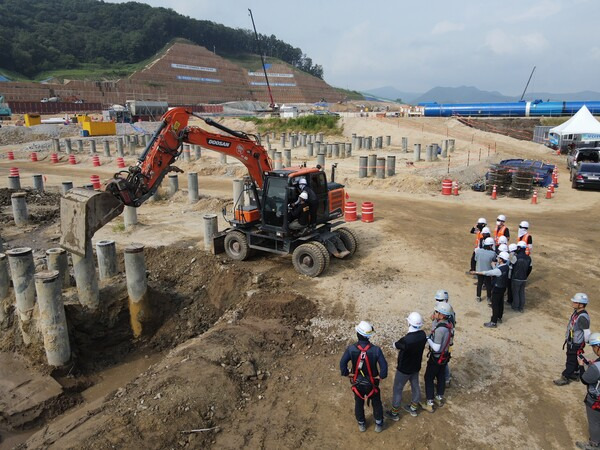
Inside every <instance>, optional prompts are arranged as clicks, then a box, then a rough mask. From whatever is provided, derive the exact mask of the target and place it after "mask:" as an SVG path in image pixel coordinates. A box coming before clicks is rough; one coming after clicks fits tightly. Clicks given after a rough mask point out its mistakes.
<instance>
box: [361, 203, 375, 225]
mask: <svg viewBox="0 0 600 450" xmlns="http://www.w3.org/2000/svg"><path fill="white" fill-rule="evenodd" d="M360 213H361V214H360V215H361V219H360V220H362V221H363V222H367V223H370V222H373V220H374V219H373V202H363V203H362V205H361V207H360Z"/></svg>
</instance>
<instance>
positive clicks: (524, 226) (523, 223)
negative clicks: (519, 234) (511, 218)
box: [519, 220, 529, 228]
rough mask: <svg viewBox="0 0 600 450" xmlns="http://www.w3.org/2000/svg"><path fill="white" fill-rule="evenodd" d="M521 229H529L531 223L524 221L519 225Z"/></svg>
mask: <svg viewBox="0 0 600 450" xmlns="http://www.w3.org/2000/svg"><path fill="white" fill-rule="evenodd" d="M519 228H529V222H527V221H526V220H523V221H522V222H521V223H520V224H519Z"/></svg>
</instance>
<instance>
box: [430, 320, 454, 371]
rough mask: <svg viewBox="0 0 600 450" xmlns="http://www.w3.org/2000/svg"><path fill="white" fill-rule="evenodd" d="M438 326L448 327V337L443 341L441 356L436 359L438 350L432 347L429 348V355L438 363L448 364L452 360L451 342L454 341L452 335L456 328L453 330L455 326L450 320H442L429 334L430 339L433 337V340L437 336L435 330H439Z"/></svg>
mask: <svg viewBox="0 0 600 450" xmlns="http://www.w3.org/2000/svg"><path fill="white" fill-rule="evenodd" d="M438 328H446V329H448V339H446V342H443V343H442V346H441V348H440V351H439V356H438V357H437V359H436V356H435V355H436V353H438V352H434V351H432V350H431V349H430V350H429V356H430V357H431V358H432V359H433V360H434V361H435V362H436V363H437V364H446V363H447V362H448V361H449V360H450V343H451V341H452V337H453V335H454V330H453V328H454V327H453V326H452V323H450V322H440V323H438V324H437V325H436V327H435V328H434V329H433V331H432V332H431V334H430V335H429V339H431V340H432V341H433V339H434V337H435V330H437V329H438Z"/></svg>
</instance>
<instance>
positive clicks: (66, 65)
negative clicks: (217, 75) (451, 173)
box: [0, 0, 323, 79]
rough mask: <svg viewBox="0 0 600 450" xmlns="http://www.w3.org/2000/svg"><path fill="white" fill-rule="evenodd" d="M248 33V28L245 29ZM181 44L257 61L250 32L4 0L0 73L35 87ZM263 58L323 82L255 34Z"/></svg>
mask: <svg viewBox="0 0 600 450" xmlns="http://www.w3.org/2000/svg"><path fill="white" fill-rule="evenodd" d="M249 25H250V23H249ZM176 38H183V39H187V40H189V41H191V42H193V43H195V44H198V45H202V46H204V47H206V48H208V49H211V50H213V49H215V50H216V52H217V53H218V54H220V55H222V56H227V55H240V54H246V53H255V54H259V49H258V48H257V43H256V40H255V38H254V32H253V31H251V30H250V29H247V30H246V29H238V28H230V27H227V26H225V25H221V24H219V23H215V22H211V21H208V20H197V19H192V18H190V17H186V16H183V15H181V14H178V13H177V12H175V11H173V10H172V9H167V8H156V7H151V6H149V5H146V4H143V3H137V2H127V3H118V4H115V3H105V2H103V1H96V0H1V1H0V68H1V69H5V70H9V71H12V72H16V73H18V74H21V75H23V76H25V77H28V78H31V79H33V78H34V77H35V76H36V75H38V74H40V73H42V72H47V71H52V70H57V69H76V68H78V67H80V66H82V65H84V64H89V63H92V64H100V65H116V64H132V63H137V62H140V61H143V60H145V59H147V58H149V57H151V56H153V55H154V54H155V53H156V52H158V51H159V50H161V49H162V48H163V47H164V46H165V45H166V44H167V43H168V42H169V41H171V40H173V39H176ZM259 39H260V41H261V47H262V51H263V53H264V54H265V55H266V56H269V57H274V58H278V59H280V60H282V61H285V62H286V63H288V64H290V65H292V66H294V67H296V68H297V69H299V70H302V71H304V72H307V73H310V74H311V75H314V76H317V77H319V78H321V79H322V78H323V68H322V66H320V65H319V64H313V61H312V59H311V58H309V57H308V56H306V54H304V53H303V52H302V50H301V49H299V48H296V47H293V46H291V45H290V44H287V43H285V42H283V41H281V40H279V39H277V37H275V36H274V35H270V36H266V35H263V34H259Z"/></svg>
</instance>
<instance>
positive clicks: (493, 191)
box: [492, 185, 498, 200]
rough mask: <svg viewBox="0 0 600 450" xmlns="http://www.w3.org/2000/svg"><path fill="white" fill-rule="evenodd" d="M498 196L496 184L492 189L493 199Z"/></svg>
mask: <svg viewBox="0 0 600 450" xmlns="http://www.w3.org/2000/svg"><path fill="white" fill-rule="evenodd" d="M497 198H498V193H497V192H496V185H494V188H493V189H492V200H496V199H497Z"/></svg>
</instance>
